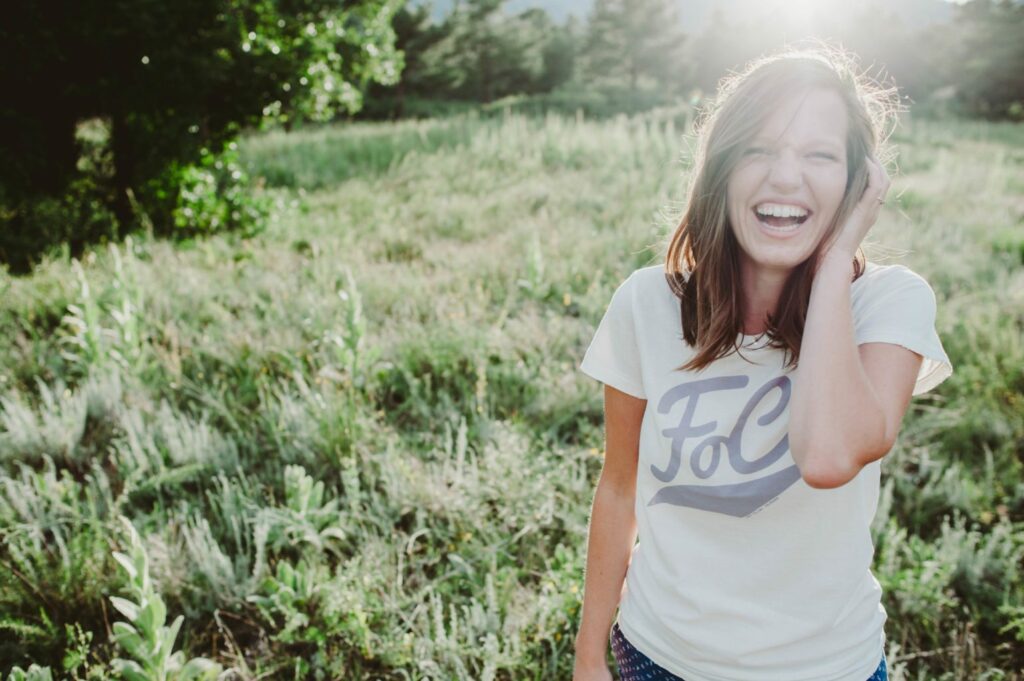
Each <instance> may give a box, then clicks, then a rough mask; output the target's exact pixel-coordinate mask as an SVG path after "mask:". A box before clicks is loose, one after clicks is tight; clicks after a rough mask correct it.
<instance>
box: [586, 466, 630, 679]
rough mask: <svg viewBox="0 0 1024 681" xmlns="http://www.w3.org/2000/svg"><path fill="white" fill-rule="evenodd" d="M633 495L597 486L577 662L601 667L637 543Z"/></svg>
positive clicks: (609, 487)
mask: <svg viewBox="0 0 1024 681" xmlns="http://www.w3.org/2000/svg"><path fill="white" fill-rule="evenodd" d="M635 499H636V497H635V496H634V494H631V493H630V494H626V493H622V492H619V491H617V490H616V489H615V488H614V487H612V486H611V485H605V484H601V483H599V484H598V486H597V491H596V493H595V494H594V504H593V508H592V510H591V514H590V533H589V538H588V541H587V565H586V572H585V576H584V585H583V610H582V612H581V615H580V629H579V632H578V633H577V635H576V659H577V661H586V662H587V663H590V664H604V662H605V655H606V651H607V646H608V635H609V632H610V631H611V626H612V621H613V620H614V618H615V610H616V608H617V607H618V605H619V600H620V598H621V595H622V589H623V585H624V580H625V577H626V568H627V567H628V566H629V559H630V555H631V553H632V550H633V544H634V542H635V541H636V532H637V529H636V513H635V511H634V507H633V505H634V502H635Z"/></svg>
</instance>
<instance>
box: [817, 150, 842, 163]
mask: <svg viewBox="0 0 1024 681" xmlns="http://www.w3.org/2000/svg"><path fill="white" fill-rule="evenodd" d="M811 156H814V157H816V158H827V159H829V160H830V161H835V160H837V159H836V157H835V155H834V154H830V153H828V152H826V151H818V152H815V153H813V154H811Z"/></svg>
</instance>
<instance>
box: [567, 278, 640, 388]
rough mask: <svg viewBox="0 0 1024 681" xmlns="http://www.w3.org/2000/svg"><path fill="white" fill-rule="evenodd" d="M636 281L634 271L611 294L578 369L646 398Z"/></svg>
mask: <svg viewBox="0 0 1024 681" xmlns="http://www.w3.org/2000/svg"><path fill="white" fill-rule="evenodd" d="M635 284H636V274H635V273H634V274H632V275H630V276H629V277H627V278H626V280H625V281H624V282H622V283H621V284H620V285H619V287H618V288H617V289H616V290H615V293H613V294H612V299H611V302H610V303H609V304H608V309H607V310H606V311H605V313H604V317H602V319H601V322H600V323H599V324H598V326H597V331H595V332H594V337H593V339H592V340H591V341H590V346H589V347H588V348H587V351H586V353H585V354H584V356H583V361H582V362H581V363H580V370H581V371H582V372H583V373H585V374H587V375H588V376H590V377H591V378H596V379H597V380H598V381H601V382H602V383H604V384H606V385H610V386H612V387H613V388H616V389H618V390H621V391H622V392H624V393H628V394H630V395H632V396H633V397H638V398H640V399H647V393H646V392H645V391H644V382H643V374H642V373H641V369H640V349H639V344H638V343H637V335H636V323H635V319H634V311H635V307H634V299H635V287H634V285H635Z"/></svg>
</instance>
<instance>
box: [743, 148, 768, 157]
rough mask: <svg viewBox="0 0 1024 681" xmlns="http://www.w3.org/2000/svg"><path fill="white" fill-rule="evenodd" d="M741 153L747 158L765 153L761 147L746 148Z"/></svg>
mask: <svg viewBox="0 0 1024 681" xmlns="http://www.w3.org/2000/svg"><path fill="white" fill-rule="evenodd" d="M743 153H744V154H746V155H747V156H752V155H754V154H764V153H767V152H766V150H765V149H763V148H762V147H748V148H747V150H746V151H744V152H743Z"/></svg>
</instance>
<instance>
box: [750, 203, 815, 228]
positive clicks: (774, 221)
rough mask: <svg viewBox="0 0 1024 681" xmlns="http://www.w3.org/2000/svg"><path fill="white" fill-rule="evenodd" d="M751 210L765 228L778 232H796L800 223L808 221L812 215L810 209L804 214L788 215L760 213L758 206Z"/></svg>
mask: <svg viewBox="0 0 1024 681" xmlns="http://www.w3.org/2000/svg"><path fill="white" fill-rule="evenodd" d="M751 211H752V212H753V213H754V217H755V218H757V220H758V222H760V223H761V224H762V225H763V226H764V227H765V228H767V229H770V230H772V231H776V232H795V231H796V230H797V229H798V228H799V227H800V225H802V224H803V223H805V222H807V219H808V218H810V217H811V212H810V211H807V212H806V213H804V214H803V215H787V216H778V215H765V214H764V213H759V212H758V211H757V209H756V208H752V209H751Z"/></svg>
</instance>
